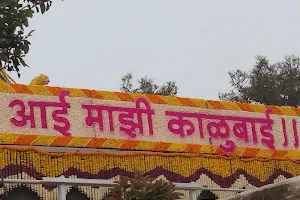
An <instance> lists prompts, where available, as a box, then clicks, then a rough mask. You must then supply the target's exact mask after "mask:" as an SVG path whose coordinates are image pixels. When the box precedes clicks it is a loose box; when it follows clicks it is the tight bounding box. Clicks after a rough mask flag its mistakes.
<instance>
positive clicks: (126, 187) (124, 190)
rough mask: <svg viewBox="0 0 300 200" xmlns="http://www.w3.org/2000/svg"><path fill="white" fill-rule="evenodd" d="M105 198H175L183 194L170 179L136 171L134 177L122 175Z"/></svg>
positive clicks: (125, 199)
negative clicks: (176, 190)
mask: <svg viewBox="0 0 300 200" xmlns="http://www.w3.org/2000/svg"><path fill="white" fill-rule="evenodd" d="M115 183H116V185H115V187H113V188H111V189H110V192H109V193H108V194H107V195H106V196H105V197H104V198H103V199H104V200H175V199H180V197H181V196H183V194H182V193H179V192H175V188H174V185H173V184H172V183H171V182H169V181H163V180H155V179H153V178H151V177H150V176H143V175H142V174H141V173H136V174H135V175H134V177H133V178H128V177H124V176H122V177H121V178H120V180H119V181H116V182H115Z"/></svg>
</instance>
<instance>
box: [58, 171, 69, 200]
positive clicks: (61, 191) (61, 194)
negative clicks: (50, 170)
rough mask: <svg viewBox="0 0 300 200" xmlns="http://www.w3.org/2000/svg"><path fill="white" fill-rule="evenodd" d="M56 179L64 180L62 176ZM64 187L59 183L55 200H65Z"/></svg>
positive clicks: (62, 183)
mask: <svg viewBox="0 0 300 200" xmlns="http://www.w3.org/2000/svg"><path fill="white" fill-rule="evenodd" d="M57 179H62V180H64V179H65V177H64V176H63V175H62V176H60V177H58V178H57ZM66 195H67V194H66V187H65V184H64V182H63V181H62V182H61V183H59V185H58V193H57V199H58V200H67V196H66Z"/></svg>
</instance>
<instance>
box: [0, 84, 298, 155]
mask: <svg viewBox="0 0 300 200" xmlns="http://www.w3.org/2000/svg"><path fill="white" fill-rule="evenodd" d="M62 90H68V91H70V97H83V98H95V99H104V100H114V101H127V102H134V101H135V100H136V99H137V98H138V97H144V98H146V99H147V100H148V101H149V102H150V103H153V104H165V105H170V106H188V107H200V108H209V109H217V110H236V111H247V112H259V113H263V112H265V111H266V109H268V108H271V109H272V113H271V114H278V115H290V116H300V108H292V107H284V106H283V107H278V106H267V105H261V104H248V103H238V102H227V101H214V100H203V99H195V98H183V97H170V96H158V95H149V94H135V93H123V92H109V91H98V90H88V89H76V88H62V87H49V86H40V85H21V84H6V83H0V92H3V93H21V94H34V95H43V96H58V95H59V93H60V92H61V91H62ZM0 144H15V145H21V144H22V145H33V146H34V145H42V146H57V147H87V148H111V149H123V150H146V151H147V150H148V151H149V150H150V151H169V152H185V153H196V154H205V153H207V154H216V155H226V153H225V152H223V151H222V150H221V149H219V148H218V147H217V146H211V145H195V144H180V143H169V142H151V141H138V140H120V139H107V138H89V137H60V136H47V135H32V134H7V133H4V134H0ZM230 156H234V157H257V158H271V159H289V160H299V158H300V150H289V151H286V150H275V151H273V150H267V149H256V148H243V147H238V148H236V149H235V151H234V152H233V153H231V154H230Z"/></svg>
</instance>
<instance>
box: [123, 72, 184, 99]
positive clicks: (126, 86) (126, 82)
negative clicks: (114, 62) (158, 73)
mask: <svg viewBox="0 0 300 200" xmlns="http://www.w3.org/2000/svg"><path fill="white" fill-rule="evenodd" d="M121 81H122V84H121V88H120V90H121V91H123V92H133V93H140V94H157V95H164V96H176V95H177V92H178V87H177V86H176V83H175V81H168V82H166V83H165V84H164V85H162V86H159V85H157V84H156V83H155V82H154V80H153V79H150V78H148V77H147V76H145V77H143V78H140V79H139V80H138V85H139V86H138V87H137V88H135V89H134V88H133V83H132V82H133V74H132V73H128V74H126V75H124V76H123V77H122V78H121Z"/></svg>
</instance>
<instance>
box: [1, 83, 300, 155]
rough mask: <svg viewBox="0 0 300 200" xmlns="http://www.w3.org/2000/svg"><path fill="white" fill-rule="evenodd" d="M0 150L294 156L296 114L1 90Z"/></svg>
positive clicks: (186, 101)
mask: <svg viewBox="0 0 300 200" xmlns="http://www.w3.org/2000/svg"><path fill="white" fill-rule="evenodd" d="M0 109H1V114H2V115H1V118H0V120H1V123H0V133H1V134H0V143H1V144H10V145H11V144H14V145H20V144H22V145H33V146H35V145H39V146H62V147H67V146H68V147H86V148H114V149H126V150H152V151H170V152H186V153H211V154H222V155H231V156H244V157H262V158H269V157H274V158H275V157H276V158H286V157H289V158H295V159H298V154H299V155H300V151H299V150H298V149H299V133H298V132H300V131H298V129H299V127H300V118H299V117H298V114H300V109H298V108H289V107H276V106H264V105H259V104H246V103H233V102H222V101H205V100H202V99H191V98H181V97H164V96H156V95H140V94H129V93H120V92H107V91H96V90H87V89H73V88H59V87H44V86H32V85H29V86H26V85H19V84H1V85H0Z"/></svg>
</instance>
